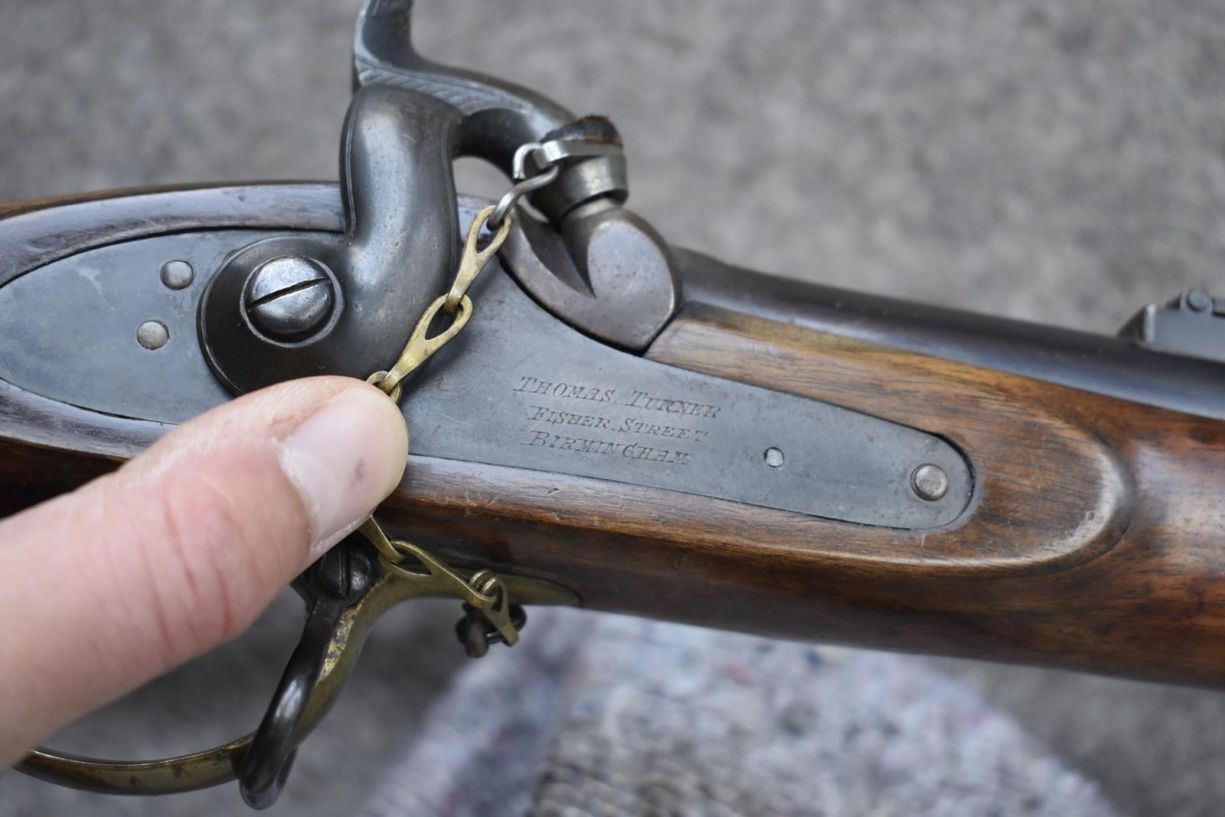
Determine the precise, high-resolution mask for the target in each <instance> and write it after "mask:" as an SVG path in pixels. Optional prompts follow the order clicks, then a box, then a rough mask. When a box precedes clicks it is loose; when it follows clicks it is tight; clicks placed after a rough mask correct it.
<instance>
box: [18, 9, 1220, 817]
mask: <svg viewBox="0 0 1225 817" xmlns="http://www.w3.org/2000/svg"><path fill="white" fill-rule="evenodd" d="M358 5H359V3H358V0H294V2H288V1H287V0H281V1H280V2H272V0H264V2H260V3H253V2H249V0H100V1H99V2H90V3H81V2H79V0H39V2H18V1H17V0H0V133H2V134H3V144H4V147H5V150H4V151H3V152H2V153H0V200H11V199H21V198H32V197H41V196H47V195H56V194H63V193H72V192H78V191H84V190H95V189H104V188H112V187H125V186H135V185H146V184H166V183H191V182H204V181H220V180H250V179H302V178H309V179H334V178H336V176H337V154H338V147H337V137H338V133H339V128H340V123H341V119H342V117H343V115H344V111H345V107H346V105H347V102H348V98H349V93H350V87H349V79H350V73H349V72H350V60H349V53H350V47H351V38H352V31H353V22H354V18H355V15H356V12H357V8H358ZM416 26H417V35H416V40H417V43H418V46H419V48H420V49H421V50H422V51H423V52H424V53H425V54H426V55H427V56H429V57H431V58H434V59H436V60H439V61H444V62H453V63H457V64H460V65H463V66H465V67H469V68H474V69H479V70H483V71H486V72H489V73H493V74H497V75H499V76H504V77H507V78H509V79H512V80H514V81H517V82H519V83H521V84H524V85H527V86H529V87H532V88H535V89H538V90H539V91H541V92H543V93H545V94H547V95H549V96H552V97H554V98H556V99H558V100H559V101H560V102H562V103H563V104H566V105H567V106H569V107H570V108H572V109H574V110H576V111H577V112H579V113H584V112H598V113H604V114H607V115H609V116H611V117H612V119H613V120H614V121H615V122H616V123H617V125H618V127H619V128H620V130H621V132H622V135H623V137H624V139H625V142H626V144H627V148H628V153H629V157H630V169H631V189H632V193H631V200H630V203H631V206H633V208H634V209H636V210H637V211H638V212H640V213H641V214H642V215H644V216H645V217H646V218H647V219H649V220H650V221H651V222H652V223H653V224H654V225H655V226H656V227H657V228H658V229H659V230H660V232H661V233H662V234H663V235H664V236H665V237H666V238H668V239H669V240H670V241H672V242H673V243H675V244H678V245H682V246H686V247H692V248H694V249H699V250H702V251H704V252H708V253H711V254H713V255H715V256H718V257H719V258H721V259H724V260H727V261H730V262H734V263H736V264H740V265H744V266H748V267H752V268H756V269H761V270H765V271H769V272H774V273H778V274H783V275H789V276H795V277H799V278H804V279H808V280H813V281H820V282H822V283H826V284H832V285H838V286H845V287H850V288H854V289H860V290H867V291H871V292H876V293H882V294H889V295H894V296H898V297H903V298H911V299H917V300H922V301H929V302H938V303H943V304H946V305H952V306H956V307H961V308H966V309H972V310H977V311H985V312H992V313H998V314H1003V315H1008V316H1011V317H1017V318H1024V319H1032V320H1040V321H1043V322H1048V323H1054V324H1059V325H1064V326H1069V327H1077V328H1082V329H1089V330H1094V331H1101V332H1113V331H1115V330H1116V329H1117V328H1118V327H1119V326H1121V325H1122V324H1123V323H1124V321H1125V320H1126V319H1127V318H1128V317H1130V315H1131V314H1132V313H1133V312H1135V311H1136V310H1137V309H1139V308H1140V307H1141V306H1143V305H1144V304H1146V303H1150V302H1154V301H1164V300H1166V299H1168V298H1170V297H1172V296H1174V295H1175V294H1176V293H1177V292H1178V291H1179V290H1180V289H1182V288H1185V287H1187V286H1191V285H1196V284H1202V285H1207V286H1208V287H1209V288H1210V289H1215V290H1216V291H1217V293H1218V294H1225V292H1223V291H1225V286H1222V283H1225V221H1223V220H1222V214H1225V104H1223V103H1225V99H1223V98H1225V4H1221V3H1214V2H1209V0H1187V1H1186V2H1181V3H1178V4H1170V3H1162V2H1158V1H1157V0H1113V1H1112V2H1109V3H1107V2H1097V1H1096V0H1058V2H1044V1H1043V0H1014V2H1011V3H1006V4H994V3H992V4H987V3H976V2H972V0H922V1H918V0H916V1H914V2H880V3H859V2H854V0H822V2H801V1H800V0H789V1H787V2H782V1H780V2H773V3H770V4H767V5H763V4H758V3H751V2H748V0H743V1H741V2H732V1H731V0H717V1H712V0H658V1H657V2H649V3H648V2H637V3H629V2H611V1H610V0H603V1H602V2H596V1H595V0H499V1H498V2H496V3H495V2H489V1H488V0H487V1H486V2H468V3H458V2H449V3H448V2H443V0H432V1H431V0H421V2H419V3H418V9H417V12H416ZM460 188H461V190H462V191H465V192H476V193H490V194H491V193H494V192H496V191H498V190H499V189H500V182H497V181H496V180H494V179H491V177H490V174H489V173H488V172H486V171H484V170H483V169H482V168H476V167H471V166H468V165H465V166H464V167H463V168H462V172H461V177H460ZM297 618H298V612H297V611H296V610H295V604H294V603H293V600H291V599H284V600H282V602H280V603H278V606H277V607H276V608H275V609H274V610H273V611H272V612H271V613H270V614H269V615H268V616H267V617H266V618H265V620H264V621H263V622H262V623H261V625H260V626H259V627H258V628H257V630H256V631H255V632H254V633H253V634H251V635H249V636H247V637H246V638H245V639H244V640H242V641H240V642H239V643H237V644H235V645H233V646H231V647H228V648H226V650H224V651H223V652H222V653H221V654H220V655H218V656H216V657H215V658H214V659H210V661H214V663H213V664H212V665H210V667H211V668H205V667H193V668H189V669H188V670H185V671H183V672H180V673H177V674H176V675H174V676H171V677H170V678H169V679H167V680H165V681H163V682H159V684H156V685H154V687H152V688H150V689H148V690H145V691H143V692H142V693H140V694H139V695H138V696H135V697H134V698H133V699H131V700H129V701H127V702H124V703H121V704H119V705H117V706H115V707H112V709H111V710H108V712H106V713H103V714H102V715H100V716H97V717H96V718H94V719H93V720H91V721H90V722H89V724H91V725H87V726H83V727H81V728H79V729H77V730H76V731H75V732H74V733H73V734H70V735H69V736H67V737H66V739H65V745H71V746H72V747H73V748H74V749H83V750H98V751H118V752H120V753H121V754H127V753H129V752H135V751H146V750H148V751H162V750H183V749H188V748H197V746H198V745H202V744H203V743H207V742H208V740H209V739H218V740H219V739H225V738H229V737H231V736H233V735H234V734H237V733H239V732H240V731H242V730H244V729H246V728H249V726H250V725H252V724H254V723H255V722H256V721H257V719H258V717H259V713H260V711H261V710H262V707H263V705H264V703H265V702H266V700H267V695H268V690H269V687H270V685H271V680H270V679H272V678H274V677H275V676H276V674H277V673H278V672H279V666H280V663H281V662H282V661H283V660H284V656H285V654H286V651H287V650H288V645H289V644H291V643H292V641H293V639H294V638H295V635H294V630H295V628H296V627H297V626H298V621H297ZM452 618H453V610H451V609H450V608H449V607H448V608H446V609H445V614H444V613H442V612H440V611H439V610H438V608H427V609H426V610H425V611H424V612H407V611H398V612H397V613H396V614H394V616H393V619H392V620H391V621H389V622H385V623H384V624H383V625H381V626H380V637H381V638H382V639H383V643H384V644H393V645H398V646H397V647H396V649H392V650H370V651H369V655H367V656H366V657H365V659H366V660H365V661H363V663H362V666H361V668H360V670H359V673H358V676H357V678H356V679H355V681H354V684H353V687H352V688H351V689H350V690H349V691H348V693H347V694H346V697H345V698H344V699H343V700H342V702H341V704H340V705H339V707H338V712H337V713H336V714H334V715H333V716H332V718H331V719H330V720H329V721H327V722H325V724H324V726H323V728H322V729H321V733H320V735H319V736H318V737H317V738H316V739H315V740H313V741H311V742H310V743H309V744H308V748H307V749H306V750H304V753H303V755H304V760H303V761H302V763H303V764H306V765H307V766H308V767H309V768H312V769H316V770H318V774H312V773H308V772H303V771H301V770H300V771H299V774H298V776H297V779H295V780H294V781H292V782H291V784H290V792H291V794H292V796H293V798H294V799H293V800H291V801H290V802H292V803H293V804H294V807H295V808H296V809H297V810H298V811H301V812H303V813H311V814H314V813H318V814H336V813H342V812H343V811H344V808H343V807H342V806H341V805H340V804H342V803H346V802H351V801H350V800H348V799H346V798H349V797H351V796H353V794H354V792H356V791H359V790H360V788H361V787H362V786H363V785H365V782H366V778H364V777H363V774H364V772H363V771H362V767H361V764H360V759H361V758H363V757H366V758H377V757H378V756H379V754H380V752H382V751H386V750H387V749H388V747H389V746H391V745H392V744H393V743H394V741H395V740H396V739H397V736H396V732H397V731H402V732H407V731H410V730H411V729H412V728H413V725H414V722H415V721H414V718H415V717H417V714H416V713H419V712H420V711H421V709H422V708H423V707H424V706H426V703H427V702H428V701H429V700H430V699H431V696H436V695H438V694H439V690H440V689H442V688H444V687H445V685H446V680H447V678H448V677H449V674H450V673H451V672H453V671H454V669H455V667H457V666H458V665H459V664H460V663H461V662H462V661H463V660H464V659H463V658H462V656H461V655H460V653H459V650H458V649H454V648H453V647H452V646H450V643H451V641H450V640H451V636H450V632H449V631H450V625H451V619H452ZM444 644H446V645H448V646H446V647H444V646H443V645H444ZM416 653H419V654H421V655H426V656H428V659H421V660H414V658H413V655H414V654H416ZM891 660H892V662H893V663H892V664H889V666H893V667H894V668H895V671H897V672H906V671H907V670H906V668H907V667H908V666H917V665H919V664H923V665H924V666H932V665H934V666H936V667H937V668H938V669H939V671H940V672H942V673H945V674H948V675H951V676H954V677H955V678H956V679H957V682H958V683H960V684H962V685H963V686H964V688H965V689H966V690H968V691H969V692H978V693H980V694H982V695H983V696H985V697H986V698H987V699H988V700H989V701H991V702H993V703H994V704H996V705H998V706H999V707H1001V708H1002V709H1003V710H1005V711H1007V712H1009V713H1011V714H1012V715H1013V716H1014V717H1015V718H1016V720H1017V721H1018V722H1019V723H1020V724H1021V726H1022V728H1023V729H1024V730H1025V731H1026V732H1027V733H1028V734H1029V735H1030V736H1031V737H1032V738H1033V740H1035V741H1036V742H1038V743H1039V744H1041V745H1042V746H1044V747H1046V749H1047V750H1049V751H1050V752H1051V753H1053V754H1055V755H1056V756H1058V757H1059V758H1061V759H1062V760H1063V761H1064V762H1065V763H1067V764H1068V765H1070V766H1071V767H1073V768H1074V769H1076V770H1077V771H1079V772H1080V773H1081V774H1083V775H1084V776H1085V777H1087V778H1089V779H1090V780H1092V781H1095V782H1096V783H1097V784H1098V786H1100V788H1101V791H1102V793H1103V794H1104V796H1105V797H1106V798H1107V799H1108V800H1109V801H1110V802H1111V803H1112V804H1113V805H1114V806H1115V807H1116V809H1117V810H1118V811H1119V812H1120V813H1121V814H1125V815H1157V814H1160V815H1169V816H1170V817H1175V816H1177V817H1192V816H1193V815H1209V814H1216V813H1219V812H1220V806H1221V804H1222V803H1225V774H1222V773H1221V771H1220V770H1221V769H1222V768H1225V698H1223V697H1222V696H1221V695H1219V694H1218V693H1216V692H1209V691H1198V690H1190V689H1175V688H1169V687H1161V686H1153V685H1143V684H1136V683H1130V682H1125V681H1117V680H1108V679H1100V678H1092V677H1087V676H1080V675H1073V674H1066V673H1058V672H1050V671H1043V670H1035V669H1023V668H1015V667H999V666H986V665H977V664H970V663H965V662H955V661H948V660H938V659H920V658H903V657H899V658H896V659H891ZM388 679H391V680H388ZM852 692H853V691H851V690H848V694H852ZM406 701H408V702H409V703H406ZM185 702H186V703H185ZM3 705H4V706H8V705H10V703H9V702H5V703H3ZM129 734H130V735H131V737H126V738H125V737H124V735H129ZM141 735H143V737H141ZM124 740H128V741H130V742H129V743H127V744H124V743H123V741H124ZM142 741H144V742H142ZM116 742H118V745H116ZM338 746H342V747H343V749H337V748H336V747H338ZM150 747H153V748H152V749H150ZM338 751H340V752H342V753H343V754H345V755H347V756H349V758H350V760H351V762H350V763H349V765H348V766H347V767H346V771H345V773H344V774H343V775H339V774H337V775H335V776H331V777H329V775H328V773H327V770H328V769H329V768H334V767H330V766H329V762H328V758H329V752H332V753H335V752H338ZM219 808H226V809H229V810H230V811H234V810H236V809H237V808H239V806H238V805H237V795H236V793H235V792H233V791H232V790H230V789H227V790H225V791H224V792H223V793H222V797H221V799H217V798H215V797H214V796H213V795H212V794H209V793H205V794H198V795H190V796H187V797H184V798H173V799H169V800H158V801H144V800H132V799H123V800H114V799H111V800H104V799H100V798H94V797H88V796H83V795H79V794H75V793H70V792H63V791H60V790H57V789H51V788H49V787H46V786H42V785H41V784H36V783H33V782H32V781H29V780H26V779H25V778H23V777H21V776H19V775H15V774H7V775H4V776H3V777H0V814H35V813H39V814H59V813H65V814H66V813H70V812H72V813H75V812H76V811H78V810H79V811H81V812H82V813H91V814H206V813H214V812H215V810H217V809H219ZM287 810H288V809H287ZM899 813H905V812H904V811H902V812H899Z"/></svg>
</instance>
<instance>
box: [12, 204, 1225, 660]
mask: <svg viewBox="0 0 1225 817" xmlns="http://www.w3.org/2000/svg"><path fill="white" fill-rule="evenodd" d="M321 189H324V190H327V189H331V190H333V191H334V188H322V187H321ZM321 195H323V194H321ZM332 195H334V192H333V194H332ZM330 206H333V207H334V206H335V205H330ZM13 212H17V210H16V209H14V210H13ZM298 217H299V218H303V219H306V220H308V221H309V218H308V217H307V216H304V215H302V214H298ZM316 221H317V223H315V224H313V225H312V226H313V228H316V229H318V228H321V225H324V223H325V222H326V221H327V219H326V218H324V217H323V216H320V217H319V218H318V219H316ZM687 258H688V260H687V264H688V265H689V266H691V267H693V266H701V264H702V262H701V260H700V259H697V260H695V258H694V257H687ZM699 272H700V271H699ZM699 272H692V271H691V274H690V275H689V276H687V280H686V285H687V287H689V289H688V290H687V297H688V298H689V300H688V301H687V303H686V305H685V306H684V308H683V310H682V312H681V313H680V314H679V315H678V316H677V317H676V318H675V319H674V320H673V321H672V323H671V324H670V325H669V327H668V328H667V329H666V330H665V331H664V333H663V334H662V335H661V336H660V337H659V338H658V339H657V340H656V341H655V342H654V344H653V345H652V346H651V348H650V349H649V351H648V353H647V355H648V357H650V358H653V359H654V360H656V361H659V362H662V363H666V364H669V365H672V366H676V367H681V368H685V369H691V370H694V371H698V372H703V373H706V374H711V375H716V376H718V377H723V378H727V379H731V380H737V381H742V382H744V383H749V384H753V385H757V386H762V387H766V388H769V389H773V390H777V391H782V392H789V393H792V394H795V395H800V396H803V397H808V398H814V399H818V400H824V401H829V402H831V403H835V404H837V405H841V406H845V407H848V408H852V409H856V410H859V411H862V412H865V413H869V414H873V415H876V416H879V417H883V418H886V419H889V420H893V421H895V422H898V423H901V424H904V425H908V426H913V427H915V428H918V429H922V430H925V431H928V432H932V433H935V434H938V435H940V436H942V437H944V438H945V439H947V440H949V441H951V442H952V443H953V444H955V445H956V446H958V447H959V448H960V449H961V450H962V451H963V452H964V453H965V454H966V456H967V457H968V459H969V461H970V463H971V465H972V467H973V471H974V475H975V483H976V485H975V492H974V497H973V499H972V501H971V503H970V506H969V507H968V508H967V510H966V511H965V512H964V513H963V514H962V515H961V516H960V517H959V518H958V519H957V520H956V521H955V522H954V523H952V524H951V525H948V526H947V527H945V528H941V529H936V530H929V531H921V532H919V531H907V530H896V529H887V528H877V527H869V526H862V525H855V524H849V523H841V522H834V521H828V520H824V519H820V518H816V517H811V516H805V515H802V514H798V513H792V512H786V511H777V510H771V509H767V508H761V507H755V506H747V505H739V504H735V503H732V502H728V501H722V500H714V499H708V498H704V497H699V496H694V495H689V494H683V493H676V492H670V491H662V490H656V489H651V488H643V487H637V486H631V485H626V484H621V483H613V482H604V481H598V480H592V479H584V478H576V477H572V476H566V475H558V474H548V473H542V472H538V471H527V470H518V469H511V468H503V467H492V466H487V465H480V464H473V463H464V462H457V461H450V460H441V459H432V458H428V457H417V456H414V457H412V458H411V460H412V461H411V464H410V467H409V469H408V472H407V475H406V477H405V480H404V482H403V483H402V484H401V486H400V487H399V489H398V490H397V491H396V492H395V493H394V494H393V495H392V496H391V497H390V498H389V499H388V501H387V503H386V504H385V506H384V508H383V509H382V510H381V511H380V519H381V520H383V522H384V524H385V525H386V526H388V527H389V528H390V529H392V530H393V531H395V532H397V533H399V534H402V535H404V536H406V537H410V538H413V539H415V540H417V541H420V542H421V543H422V544H425V545H427V546H430V547H432V548H434V549H436V550H437V551H439V552H440V553H442V554H444V555H445V556H446V557H447V558H448V559H450V560H453V561H455V562H458V563H460V564H463V563H469V564H476V563H479V564H481V565H487V566H490V567H493V568H495V569H500V570H504V571H507V572H510V573H516V574H521V575H527V576H534V577H540V578H545V579H549V580H552V581H555V582H558V583H560V584H563V585H566V586H568V587H570V588H572V589H574V590H575V591H577V592H578V593H579V594H580V595H581V597H582V599H583V602H584V604H585V605H586V606H589V607H592V608H596V609H601V610H613V611H623V612H630V613H634V614H638V615H645V616H652V617H658V618H665V619H672V620H679V621H687V622H692V623H697V624H703V625H708V626H714V627H721V628H728V629H735V630H746V631H753V632H759V633H765V634H770V635H775V636H780V637H788V638H797V639H804V640H820V641H834V642H840V643H846V644H857V645H865V646H873V647H881V648H887V649H893V650H903V651H912V652H924V653H935V654H944V655H958V656H966V657H975V658H989V659H995V660H1004V661H1016V662H1025V663H1037V664H1047V665H1059V666H1065V667H1071V668H1076V669H1083V670H1091V671H1097V672H1106V673H1115V674H1124V675H1132V676H1139V677H1145V678H1152V679H1162V680H1169V681H1179V682H1190V683H1205V684H1217V683H1222V682H1225V552H1223V549H1222V544H1223V543H1222V533H1221V531H1222V527H1223V523H1225V514H1223V513H1222V510H1221V508H1222V502H1221V500H1222V496H1225V422H1222V421H1220V420H1217V419H1210V418H1207V417H1204V416H1197V415H1195V414H1192V413H1189V412H1184V411H1177V410H1173V409H1171V408H1169V407H1160V406H1157V405H1150V404H1145V403H1142V402H1137V401H1135V400H1127V399H1122V398H1120V397H1113V396H1106V395H1103V394H1101V393H1097V392H1092V391H1085V390H1080V389H1076V388H1072V387H1069V386H1067V385H1059V384H1056V383H1052V382H1048V381H1045V380H1039V379H1035V378H1033V377H1027V376H1023V375H1020V374H1016V373H1014V372H1009V371H1003V370H1001V369H997V368H991V367H988V366H983V365H976V364H974V363H969V362H965V361H964V360H952V359H948V358H947V357H939V356H935V355H932V354H925V353H922V352H920V351H916V350H915V349H914V348H913V344H912V343H910V342H909V341H906V342H902V340H899V342H898V343H897V344H892V343H890V342H889V335H888V328H887V326H888V325H887V324H883V325H884V326H885V327H886V328H884V329H881V330H879V331H878V332H877V334H876V335H874V336H873V339H872V340H870V341H869V340H865V339H863V337H862V334H863V333H862V331H860V330H855V331H850V330H846V329H845V327H840V326H838V325H837V324H836V323H832V324H830V325H827V326H822V325H819V322H817V321H807V320H805V319H804V314H805V311H804V310H805V309H806V307H805V303H804V297H803V292H804V289H803V288H802V287H799V288H797V289H796V292H797V293H798V294H797V295H796V296H795V297H792V298H791V299H790V301H791V308H792V310H793V313H792V314H790V315H774V316H773V318H772V317H771V316H770V314H769V313H768V311H767V310H763V309H760V308H757V307H756V306H754V305H752V304H751V303H749V301H750V300H751V298H750V297H749V294H750V293H752V292H754V291H755V289H754V288H755V287H759V286H762V285H763V284H762V281H760V280H757V279H746V280H743V282H742V286H743V288H744V289H743V291H744V292H745V293H746V297H745V304H746V305H745V306H744V308H743V309H740V308H736V297H737V296H736V293H735V292H734V291H727V290H725V291H723V293H722V295H720V296H719V297H713V296H711V295H710V290H709V288H707V287H705V286H704V285H703V284H702V282H701V280H699V279H700V278H701V276H700V274H699ZM690 278H692V281H691V280H690ZM691 283H692V286H690V284H691ZM794 286H797V287H798V285H794ZM844 330H845V331H844ZM855 335H860V337H856V336H855ZM900 337H901V334H900V330H899V338H900ZM983 342H984V343H985V342H987V341H986V339H984V341H983ZM1171 365H1172V366H1174V367H1175V368H1177V366H1179V365H1182V364H1178V363H1177V362H1175V363H1172V364H1171ZM1204 367H1206V368H1205V371H1216V370H1217V367H1215V366H1213V365H1210V364H1204ZM1215 388H1219V387H1215ZM1223 407H1225V406H1223ZM164 430H165V426H162V425H159V424H155V423H150V422H143V421H136V420H127V419H121V418H116V417H111V416H107V415H102V414H98V413H95V412H89V411H85V410H82V409H78V408H74V407H72V406H68V405H66V404H63V403H58V402H54V401H51V400H48V399H46V398H42V397H39V396H37V395H34V394H31V393H29V392H26V391H23V390H20V389H18V388H16V387H14V386H12V385H10V384H7V383H4V382H2V381H0V491H2V495H0V496H2V498H3V502H4V505H5V509H6V510H8V511H12V510H15V509H17V508H18V507H21V506H22V505H25V504H28V503H30V502H33V501H36V500H37V499H39V498H42V497H45V496H48V495H51V494H53V493H56V492H60V491H64V490H68V489H70V488H72V487H74V486H76V485H78V484H80V483H82V482H84V481H86V480H88V479H90V478H92V477H94V476H96V475H98V474H100V473H103V472H105V471H106V470H108V469H110V468H113V467H115V466H116V465H117V464H118V463H119V462H121V461H122V460H123V459H125V458H127V457H130V456H133V455H135V454H136V453H138V452H139V451H140V450H141V449H142V448H143V447H145V446H146V445H148V444H149V443H150V442H151V441H152V440H153V439H155V438H156V437H157V436H158V435H159V434H160V433H162V432H163V431H164ZM813 432H814V433H821V429H814V430H813Z"/></svg>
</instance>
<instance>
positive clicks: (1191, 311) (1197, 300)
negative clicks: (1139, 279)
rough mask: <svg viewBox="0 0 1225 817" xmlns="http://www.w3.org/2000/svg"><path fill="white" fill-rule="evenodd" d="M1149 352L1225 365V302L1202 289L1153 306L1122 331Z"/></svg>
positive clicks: (1128, 323)
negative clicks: (1149, 350) (1182, 356)
mask: <svg viewBox="0 0 1225 817" xmlns="http://www.w3.org/2000/svg"><path fill="white" fill-rule="evenodd" d="M1119 335H1120V337H1125V338H1131V339H1133V340H1135V341H1136V342H1137V343H1140V344H1143V345H1144V346H1145V347H1147V348H1149V349H1153V350H1156V351H1158V352H1171V353H1173V354H1176V355H1187V356H1190V357H1198V358H1203V359H1204V360H1211V361H1214V362H1216V363H1225V301H1222V300H1219V299H1216V298H1213V297H1212V296H1211V295H1209V294H1208V293H1206V292H1203V291H1201V290H1198V289H1192V290H1188V291H1186V292H1184V293H1182V294H1181V295H1179V296H1178V297H1177V298H1175V299H1174V300H1173V301H1171V302H1170V303H1168V304H1166V305H1165V306H1160V305H1158V304H1150V305H1148V306H1146V307H1144V308H1143V309H1141V310H1140V311H1139V312H1138V313H1136V314H1135V316H1133V317H1132V319H1131V320H1129V321H1128V322H1127V324H1126V325H1125V326H1124V327H1123V328H1122V329H1121V330H1119Z"/></svg>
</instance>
